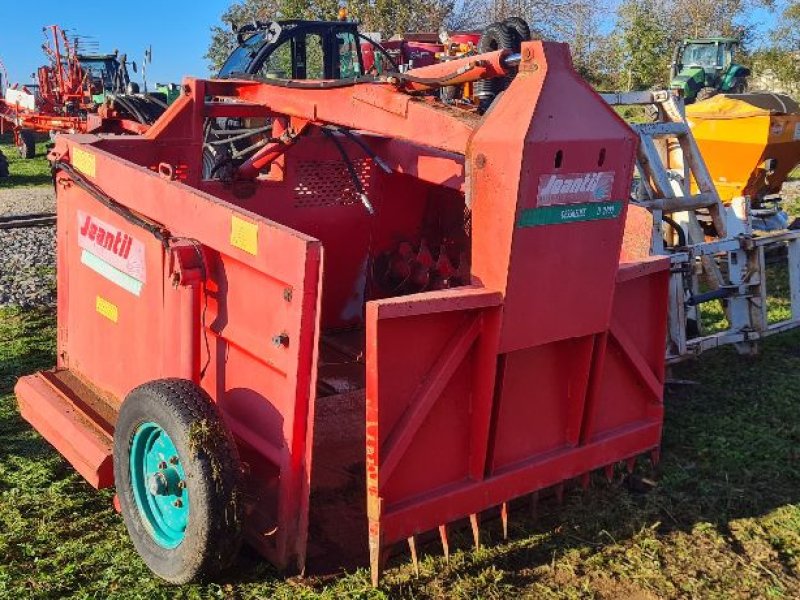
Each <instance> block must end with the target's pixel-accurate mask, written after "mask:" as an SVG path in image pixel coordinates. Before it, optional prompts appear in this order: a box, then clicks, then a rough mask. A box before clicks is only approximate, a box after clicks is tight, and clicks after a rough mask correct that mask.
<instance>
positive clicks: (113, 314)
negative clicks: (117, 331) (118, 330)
mask: <svg viewBox="0 0 800 600" xmlns="http://www.w3.org/2000/svg"><path fill="white" fill-rule="evenodd" d="M94 307H95V310H97V312H98V313H99V314H101V315H103V316H104V317H105V318H106V319H108V320H109V321H111V322H113V323H116V322H117V320H118V319H119V309H118V308H117V305H116V304H114V303H113V302H109V301H108V300H106V299H105V298H103V297H102V296H98V297H97V300H96V301H95V304H94Z"/></svg>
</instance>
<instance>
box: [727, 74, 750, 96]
mask: <svg viewBox="0 0 800 600" xmlns="http://www.w3.org/2000/svg"><path fill="white" fill-rule="evenodd" d="M745 92H747V79H745V78H744V77H737V78H736V79H734V80H733V85H732V86H731V94H744V93H745Z"/></svg>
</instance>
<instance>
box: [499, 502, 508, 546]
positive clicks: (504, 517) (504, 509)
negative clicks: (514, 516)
mask: <svg viewBox="0 0 800 600" xmlns="http://www.w3.org/2000/svg"><path fill="white" fill-rule="evenodd" d="M500 520H501V521H502V522H503V539H504V540H507V539H508V502H503V503H502V504H501V505H500Z"/></svg>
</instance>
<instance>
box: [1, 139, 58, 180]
mask: <svg viewBox="0 0 800 600" xmlns="http://www.w3.org/2000/svg"><path fill="white" fill-rule="evenodd" d="M47 144H48V141H47V138H46V137H40V138H39V141H38V142H37V144H36V157H35V158H32V159H29V160H26V159H24V158H22V157H20V155H19V152H17V148H16V146H14V138H13V137H12V136H11V134H8V133H6V134H5V135H2V136H0V150H2V151H3V154H5V156H6V158H7V159H8V170H9V172H10V174H11V177H6V178H2V179H0V189H4V188H11V187H26V186H31V185H45V184H48V183H50V164H49V163H48V162H47V158H45V157H46V155H47Z"/></svg>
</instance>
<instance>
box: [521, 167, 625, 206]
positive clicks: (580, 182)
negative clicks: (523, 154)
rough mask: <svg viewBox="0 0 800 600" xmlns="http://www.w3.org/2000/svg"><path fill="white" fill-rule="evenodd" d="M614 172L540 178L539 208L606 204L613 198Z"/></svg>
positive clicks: (552, 174) (550, 174)
mask: <svg viewBox="0 0 800 600" xmlns="http://www.w3.org/2000/svg"><path fill="white" fill-rule="evenodd" d="M613 186H614V172H613V171H599V172H594V173H564V174H556V173H548V174H546V175H541V176H540V177H539V193H538V200H537V202H536V205H537V206H551V205H554V204H576V203H580V202H605V201H607V200H609V199H610V198H611V188H612V187H613Z"/></svg>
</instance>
